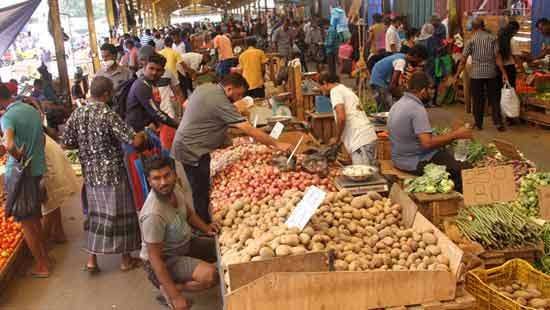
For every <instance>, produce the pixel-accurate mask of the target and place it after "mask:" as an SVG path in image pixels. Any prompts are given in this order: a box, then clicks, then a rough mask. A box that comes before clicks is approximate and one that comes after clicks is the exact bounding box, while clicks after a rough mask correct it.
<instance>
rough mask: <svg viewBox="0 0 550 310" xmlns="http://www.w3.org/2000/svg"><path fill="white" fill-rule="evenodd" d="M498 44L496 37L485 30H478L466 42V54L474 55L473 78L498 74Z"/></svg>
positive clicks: (485, 77) (466, 55)
mask: <svg viewBox="0 0 550 310" xmlns="http://www.w3.org/2000/svg"><path fill="white" fill-rule="evenodd" d="M497 52H498V44H497V41H496V38H495V37H494V36H493V35H492V34H490V33H488V32H486V31H483V30H478V31H476V32H475V33H474V35H473V36H472V39H470V41H469V42H468V43H466V47H465V48H464V56H465V57H468V56H472V72H471V74H470V75H471V77H472V78H473V79H487V78H494V77H496V76H497V64H496V55H497Z"/></svg>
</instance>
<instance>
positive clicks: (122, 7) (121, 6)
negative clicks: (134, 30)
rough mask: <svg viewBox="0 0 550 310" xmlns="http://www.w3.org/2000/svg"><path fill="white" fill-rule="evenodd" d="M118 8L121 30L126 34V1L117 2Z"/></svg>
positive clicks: (119, 0)
mask: <svg viewBox="0 0 550 310" xmlns="http://www.w3.org/2000/svg"><path fill="white" fill-rule="evenodd" d="M118 6H119V11H120V19H121V20H122V30H123V31H124V33H128V18H127V16H126V1H125V0H118Z"/></svg>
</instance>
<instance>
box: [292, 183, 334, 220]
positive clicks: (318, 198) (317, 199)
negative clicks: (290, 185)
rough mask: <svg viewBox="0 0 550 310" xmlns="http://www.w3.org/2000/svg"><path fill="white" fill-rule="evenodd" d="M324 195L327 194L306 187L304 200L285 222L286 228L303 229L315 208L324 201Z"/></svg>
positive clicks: (313, 187) (315, 188) (314, 188)
mask: <svg viewBox="0 0 550 310" xmlns="http://www.w3.org/2000/svg"><path fill="white" fill-rule="evenodd" d="M326 195H327V193H325V192H324V191H323V190H322V189H320V188H318V187H316V186H310V187H308V189H307V190H306V192H305V193H304V198H302V200H301V201H300V202H299V203H298V205H297V206H296V208H294V210H293V211H292V213H291V214H290V216H289V217H288V219H287V220H286V222H285V224H286V226H288V227H298V228H300V230H302V229H304V227H305V226H306V225H307V223H308V222H309V220H310V219H311V217H312V216H313V214H314V213H315V211H316V210H317V208H319V206H320V205H321V203H323V200H325V196H326Z"/></svg>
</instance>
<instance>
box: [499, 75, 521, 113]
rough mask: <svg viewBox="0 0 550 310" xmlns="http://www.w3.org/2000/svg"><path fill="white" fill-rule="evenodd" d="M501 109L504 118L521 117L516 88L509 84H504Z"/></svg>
mask: <svg viewBox="0 0 550 310" xmlns="http://www.w3.org/2000/svg"><path fill="white" fill-rule="evenodd" d="M500 107H501V110H502V114H504V116H506V117H510V118H515V117H519V108H520V102H519V98H518V95H517V94H516V91H515V90H514V88H512V86H510V83H508V82H506V83H505V84H504V88H503V89H502V95H501V97H500Z"/></svg>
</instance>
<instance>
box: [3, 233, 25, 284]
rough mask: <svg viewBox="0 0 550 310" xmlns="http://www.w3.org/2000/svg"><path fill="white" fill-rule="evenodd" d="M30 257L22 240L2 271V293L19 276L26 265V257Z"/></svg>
mask: <svg viewBox="0 0 550 310" xmlns="http://www.w3.org/2000/svg"><path fill="white" fill-rule="evenodd" d="M26 256H28V248H27V244H26V243H25V240H24V239H23V238H21V240H19V242H18V243H17V246H16V247H15V249H14V250H13V253H12V254H11V255H10V257H9V258H8V260H7V262H6V264H5V265H4V266H3V267H2V269H1V270H0V291H3V290H4V289H5V288H6V287H7V286H8V285H10V282H11V280H12V279H13V278H14V276H15V275H16V274H17V271H18V270H19V269H20V268H21V266H22V265H23V264H24V263H25V257H26Z"/></svg>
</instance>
